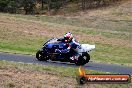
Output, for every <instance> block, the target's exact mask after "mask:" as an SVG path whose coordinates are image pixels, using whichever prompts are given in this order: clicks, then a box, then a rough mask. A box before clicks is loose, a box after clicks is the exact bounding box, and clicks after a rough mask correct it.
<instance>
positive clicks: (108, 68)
mask: <svg viewBox="0 0 132 88" xmlns="http://www.w3.org/2000/svg"><path fill="white" fill-rule="evenodd" d="M0 60H6V61H15V62H24V63H35V64H44V65H58V66H68V67H77V66H76V65H75V64H72V63H62V62H57V61H48V62H44V61H38V60H36V58H35V56H30V55H20V54H10V53H2V52H0ZM84 67H85V69H90V70H97V71H105V72H114V73H122V74H132V67H129V66H123V65H115V64H105V63H94V62H92V61H90V62H89V63H88V64H86V65H85V66H84Z"/></svg>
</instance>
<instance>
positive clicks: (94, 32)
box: [73, 28, 132, 40]
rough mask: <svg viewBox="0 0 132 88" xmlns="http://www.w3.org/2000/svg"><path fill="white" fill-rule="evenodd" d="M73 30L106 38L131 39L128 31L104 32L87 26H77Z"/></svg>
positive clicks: (131, 35)
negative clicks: (126, 32)
mask: <svg viewBox="0 0 132 88" xmlns="http://www.w3.org/2000/svg"><path fill="white" fill-rule="evenodd" d="M73 32H77V33H78V32H80V33H85V34H90V35H100V36H104V37H106V38H116V39H124V40H132V34H131V33H130V34H129V33H128V34H125V33H122V32H114V31H113V32H104V31H101V30H95V29H89V28H78V29H74V30H73Z"/></svg>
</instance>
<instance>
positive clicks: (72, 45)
mask: <svg viewBox="0 0 132 88" xmlns="http://www.w3.org/2000/svg"><path fill="white" fill-rule="evenodd" d="M58 41H62V42H65V46H66V49H63V50H59V49H56V50H55V52H57V53H68V52H70V53H69V54H70V59H71V60H75V59H78V56H79V53H78V51H77V47H79V46H80V44H79V43H78V41H77V40H76V39H75V38H73V39H72V40H71V41H69V42H67V41H66V40H65V39H60V40H58Z"/></svg>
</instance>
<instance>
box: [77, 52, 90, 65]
mask: <svg viewBox="0 0 132 88" xmlns="http://www.w3.org/2000/svg"><path fill="white" fill-rule="evenodd" d="M89 60H90V55H89V54H88V53H83V54H82V56H80V57H79V58H78V61H76V62H75V64H76V65H77V66H80V65H85V64H86V63H88V62H89Z"/></svg>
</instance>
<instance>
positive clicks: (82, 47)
mask: <svg viewBox="0 0 132 88" xmlns="http://www.w3.org/2000/svg"><path fill="white" fill-rule="evenodd" d="M92 49H95V45H90V44H81V45H80V48H79V47H78V49H77V51H78V52H79V53H83V52H90V51H91V50H92Z"/></svg>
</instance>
